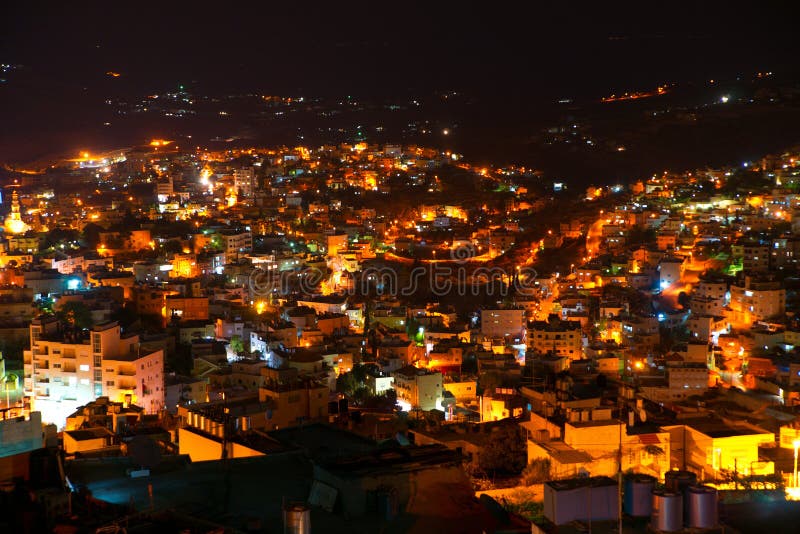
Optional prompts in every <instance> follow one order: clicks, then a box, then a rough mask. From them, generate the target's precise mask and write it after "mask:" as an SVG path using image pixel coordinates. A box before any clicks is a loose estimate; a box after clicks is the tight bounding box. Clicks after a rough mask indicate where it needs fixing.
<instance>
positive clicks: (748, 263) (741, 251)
mask: <svg viewBox="0 0 800 534" xmlns="http://www.w3.org/2000/svg"><path fill="white" fill-rule="evenodd" d="M770 255H771V254H770V248H769V245H768V244H762V243H759V242H758V241H754V240H740V241H737V242H736V243H734V244H733V245H732V246H731V256H732V258H733V259H738V258H741V259H742V268H743V269H744V271H745V272H746V273H751V272H766V271H768V270H769V258H770Z"/></svg>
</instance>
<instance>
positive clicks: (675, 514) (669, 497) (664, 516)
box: [650, 490, 683, 532]
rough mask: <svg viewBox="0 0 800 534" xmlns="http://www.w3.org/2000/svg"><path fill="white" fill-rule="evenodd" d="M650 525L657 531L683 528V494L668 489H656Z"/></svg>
mask: <svg viewBox="0 0 800 534" xmlns="http://www.w3.org/2000/svg"><path fill="white" fill-rule="evenodd" d="M650 527H651V528H653V530H655V531H657V532H677V531H679V530H683V495H682V494H680V493H675V492H671V491H667V490H654V491H653V517H652V519H651V520H650Z"/></svg>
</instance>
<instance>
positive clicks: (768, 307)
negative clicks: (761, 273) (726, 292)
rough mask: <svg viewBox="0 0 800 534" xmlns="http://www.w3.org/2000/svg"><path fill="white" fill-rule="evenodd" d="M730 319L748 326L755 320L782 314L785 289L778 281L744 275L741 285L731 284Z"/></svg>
mask: <svg viewBox="0 0 800 534" xmlns="http://www.w3.org/2000/svg"><path fill="white" fill-rule="evenodd" d="M729 306H730V321H731V323H734V324H736V325H743V326H745V327H747V326H750V324H752V323H753V322H755V321H762V320H764V319H768V318H770V317H779V316H782V315H783V313H784V312H785V311H786V290H785V289H782V288H781V285H780V282H776V281H771V280H758V279H756V278H753V277H751V276H745V279H744V284H743V285H736V284H734V285H732V286H731V301H730V305H729Z"/></svg>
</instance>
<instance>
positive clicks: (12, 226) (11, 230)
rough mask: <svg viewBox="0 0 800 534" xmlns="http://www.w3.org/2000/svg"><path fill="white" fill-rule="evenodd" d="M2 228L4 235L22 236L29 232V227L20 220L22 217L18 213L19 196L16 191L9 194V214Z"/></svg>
mask: <svg viewBox="0 0 800 534" xmlns="http://www.w3.org/2000/svg"><path fill="white" fill-rule="evenodd" d="M3 227H4V228H5V231H6V233H8V234H13V235H18V234H24V233H25V232H27V231H28V230H30V226H28V225H27V224H26V223H25V221H23V220H22V215H21V214H20V211H19V195H18V194H17V190H16V189H15V190H14V192H13V193H12V194H11V213H9V214H8V215H7V216H6V220H5V223H4V225H3Z"/></svg>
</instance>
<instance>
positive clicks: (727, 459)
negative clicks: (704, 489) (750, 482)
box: [662, 416, 775, 480]
mask: <svg viewBox="0 0 800 534" xmlns="http://www.w3.org/2000/svg"><path fill="white" fill-rule="evenodd" d="M662 430H665V431H667V432H669V434H670V441H671V443H672V455H671V461H672V467H673V468H678V469H687V470H689V471H692V472H694V473H697V474H698V475H699V476H698V478H700V479H701V480H703V479H705V480H719V479H720V478H721V476H720V475H721V474H722V472H724V471H725V472H728V473H734V472H736V473H739V474H740V475H744V476H747V475H769V474H772V473H774V472H775V464H774V463H773V462H770V461H764V460H763V459H762V458H761V457H760V455H759V451H758V449H759V446H760V445H770V446H771V445H773V444H774V443H775V435H774V434H773V433H771V432H767V431H766V430H762V429H761V428H759V427H757V426H754V425H750V424H748V423H736V424H732V423H727V422H723V421H722V420H721V419H717V418H710V417H708V416H704V417H702V418H696V419H689V420H685V421H684V424H681V425H672V426H664V427H662Z"/></svg>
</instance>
